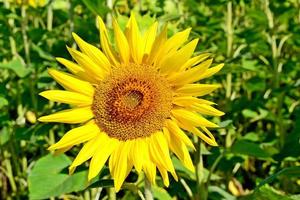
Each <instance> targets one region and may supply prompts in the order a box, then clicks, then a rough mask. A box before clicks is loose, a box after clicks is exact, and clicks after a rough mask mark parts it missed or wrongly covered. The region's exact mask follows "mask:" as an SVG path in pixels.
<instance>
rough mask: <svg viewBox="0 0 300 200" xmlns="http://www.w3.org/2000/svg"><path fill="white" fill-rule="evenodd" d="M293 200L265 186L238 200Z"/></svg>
mask: <svg viewBox="0 0 300 200" xmlns="http://www.w3.org/2000/svg"><path fill="white" fill-rule="evenodd" d="M253 199H255V200H294V197H292V196H291V197H290V196H288V195H286V194H282V193H281V192H279V191H276V190H275V189H274V188H272V187H270V186H268V185H265V186H263V187H261V188H259V190H256V191H255V192H254V193H252V194H250V195H247V196H245V197H242V198H240V200H253Z"/></svg>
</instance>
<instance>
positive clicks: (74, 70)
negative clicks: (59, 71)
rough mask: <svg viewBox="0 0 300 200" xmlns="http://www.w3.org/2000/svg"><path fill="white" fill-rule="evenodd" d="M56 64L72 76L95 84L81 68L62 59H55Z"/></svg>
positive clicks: (94, 80)
mask: <svg viewBox="0 0 300 200" xmlns="http://www.w3.org/2000/svg"><path fill="white" fill-rule="evenodd" d="M56 60H57V61H58V62H60V63H61V64H63V65H64V66H65V67H66V68H67V69H68V70H69V71H70V72H71V73H72V74H74V75H76V76H78V77H79V78H81V79H82V80H85V81H88V82H91V83H97V81H96V79H95V78H94V77H93V76H90V75H89V74H88V73H87V72H86V71H85V70H84V69H83V68H82V67H80V66H79V65H78V64H76V63H74V62H72V61H69V60H67V59H64V58H56Z"/></svg>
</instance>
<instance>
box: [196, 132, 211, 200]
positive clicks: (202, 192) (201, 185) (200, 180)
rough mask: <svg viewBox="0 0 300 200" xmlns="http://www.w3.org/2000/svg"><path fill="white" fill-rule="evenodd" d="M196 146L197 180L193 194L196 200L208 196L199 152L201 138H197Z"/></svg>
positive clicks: (201, 157) (201, 199) (203, 199)
mask: <svg viewBox="0 0 300 200" xmlns="http://www.w3.org/2000/svg"><path fill="white" fill-rule="evenodd" d="M197 139H198V141H197V146H196V152H197V153H196V156H197V158H196V180H197V194H196V196H195V199H196V200H207V198H208V185H207V182H206V180H205V179H204V165H203V155H202V152H201V145H202V143H201V140H200V139H199V138H197Z"/></svg>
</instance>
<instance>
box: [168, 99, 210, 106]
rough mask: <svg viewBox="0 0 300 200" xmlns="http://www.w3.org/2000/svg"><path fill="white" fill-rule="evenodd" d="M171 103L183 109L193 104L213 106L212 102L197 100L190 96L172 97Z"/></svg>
mask: <svg viewBox="0 0 300 200" xmlns="http://www.w3.org/2000/svg"><path fill="white" fill-rule="evenodd" d="M172 103H173V104H175V105H178V106H183V107H189V106H191V105H194V104H207V105H213V104H215V103H214V102H211V101H207V100H205V99H198V98H196V97H192V96H178V97H174V98H173V101H172Z"/></svg>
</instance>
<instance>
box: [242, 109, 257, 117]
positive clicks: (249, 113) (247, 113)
mask: <svg viewBox="0 0 300 200" xmlns="http://www.w3.org/2000/svg"><path fill="white" fill-rule="evenodd" d="M242 114H243V115H244V117H246V118H254V117H256V116H257V115H258V114H257V113H256V112H255V111H253V110H249V109H244V110H243V111H242Z"/></svg>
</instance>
